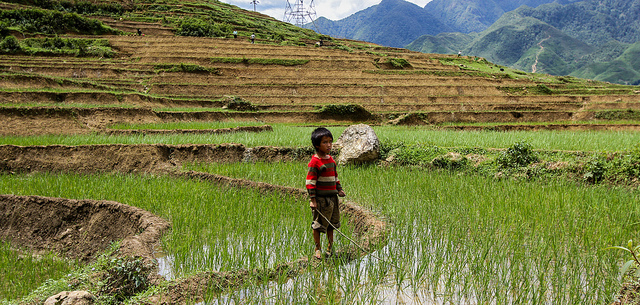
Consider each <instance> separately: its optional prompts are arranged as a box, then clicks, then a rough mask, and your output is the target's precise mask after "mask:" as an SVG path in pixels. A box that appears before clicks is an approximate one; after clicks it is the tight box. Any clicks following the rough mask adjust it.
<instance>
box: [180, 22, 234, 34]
mask: <svg viewBox="0 0 640 305" xmlns="http://www.w3.org/2000/svg"><path fill="white" fill-rule="evenodd" d="M230 33H231V26H230V25H229V24H226V23H217V24H214V23H212V22H208V21H205V20H203V19H199V18H186V19H185V20H183V21H182V22H181V23H180V26H179V27H178V30H177V31H176V35H179V36H192V37H225V36H227V35H229V34H230Z"/></svg>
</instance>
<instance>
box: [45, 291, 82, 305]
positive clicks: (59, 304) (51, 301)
mask: <svg viewBox="0 0 640 305" xmlns="http://www.w3.org/2000/svg"><path fill="white" fill-rule="evenodd" d="M91 304H93V295H92V294H91V293H89V292H87V291H63V292H60V293H58V294H56V295H54V296H52V297H49V298H48V299H47V300H46V301H44V305H91Z"/></svg>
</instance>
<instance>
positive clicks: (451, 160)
mask: <svg viewBox="0 0 640 305" xmlns="http://www.w3.org/2000/svg"><path fill="white" fill-rule="evenodd" d="M468 163H469V160H468V159H467V157H465V156H463V155H461V154H459V153H455V152H450V153H447V154H446V155H441V156H438V157H436V158H435V159H433V161H431V165H433V166H434V167H438V168H443V169H449V170H454V169H460V168H463V167H465V166H467V164H468Z"/></svg>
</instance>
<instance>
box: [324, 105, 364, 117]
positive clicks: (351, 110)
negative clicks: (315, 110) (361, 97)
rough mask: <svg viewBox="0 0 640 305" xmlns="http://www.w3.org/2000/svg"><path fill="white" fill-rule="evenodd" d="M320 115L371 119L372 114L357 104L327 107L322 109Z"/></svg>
mask: <svg viewBox="0 0 640 305" xmlns="http://www.w3.org/2000/svg"><path fill="white" fill-rule="evenodd" d="M320 113H322V114H328V115H355V116H363V117H365V116H366V117H369V116H371V113H370V112H369V111H367V110H366V109H364V107H362V106H360V105H356V104H346V105H326V106H323V107H322V108H320Z"/></svg>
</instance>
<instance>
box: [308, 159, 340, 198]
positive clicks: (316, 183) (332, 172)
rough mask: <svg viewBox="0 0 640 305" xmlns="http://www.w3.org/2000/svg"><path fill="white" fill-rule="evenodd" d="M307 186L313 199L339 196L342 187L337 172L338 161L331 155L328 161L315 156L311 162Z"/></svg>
mask: <svg viewBox="0 0 640 305" xmlns="http://www.w3.org/2000/svg"><path fill="white" fill-rule="evenodd" d="M306 185H307V192H308V193H309V197H311V198H314V197H329V196H334V195H337V194H338V191H340V190H342V186H341V185H340V180H339V179H338V172H337V171H336V161H334V160H333V158H332V157H331V156H329V155H327V158H326V159H322V158H319V157H318V155H313V157H311V161H309V171H308V172H307V183H306Z"/></svg>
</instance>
